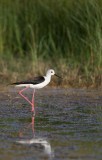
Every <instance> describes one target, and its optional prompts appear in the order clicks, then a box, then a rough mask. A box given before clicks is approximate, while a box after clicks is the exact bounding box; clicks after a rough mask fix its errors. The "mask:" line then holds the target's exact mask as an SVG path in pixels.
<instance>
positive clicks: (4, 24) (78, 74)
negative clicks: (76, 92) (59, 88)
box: [0, 0, 102, 87]
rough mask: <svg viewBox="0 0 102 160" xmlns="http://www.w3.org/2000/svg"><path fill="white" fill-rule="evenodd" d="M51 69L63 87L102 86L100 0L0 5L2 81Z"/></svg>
mask: <svg viewBox="0 0 102 160" xmlns="http://www.w3.org/2000/svg"><path fill="white" fill-rule="evenodd" d="M48 68H53V69H55V70H56V71H57V72H59V74H61V72H62V74H63V75H64V79H63V82H59V84H60V85H64V84H65V85H66V86H87V87H88V86H91V87H93V86H95V87H100V86H102V1H101V0H90V1H89V0H83V1H82V0H77V1H75V0H56V1H55V0H51V1H50V0H43V1H42V0H30V1H28V0H24V1H20V0H13V1H12V0H1V1H0V77H1V78H0V81H3V82H5V81H9V82H10V81H11V78H12V79H13V80H16V79H18V78H21V77H23V76H26V77H30V76H32V74H33V75H34V76H35V74H38V72H39V73H43V72H45V70H47V69H48ZM29 72H30V73H29ZM26 73H27V74H26Z"/></svg>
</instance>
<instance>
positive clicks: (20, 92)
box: [19, 86, 32, 106]
mask: <svg viewBox="0 0 102 160" xmlns="http://www.w3.org/2000/svg"><path fill="white" fill-rule="evenodd" d="M28 88H29V86H27V87H26V88H24V89H22V90H21V91H19V94H20V95H21V96H22V97H23V98H24V99H25V100H26V101H27V102H28V103H30V105H31V106H32V103H31V102H30V100H29V99H28V98H27V97H25V96H24V95H23V94H22V92H23V91H25V90H26V89H28Z"/></svg>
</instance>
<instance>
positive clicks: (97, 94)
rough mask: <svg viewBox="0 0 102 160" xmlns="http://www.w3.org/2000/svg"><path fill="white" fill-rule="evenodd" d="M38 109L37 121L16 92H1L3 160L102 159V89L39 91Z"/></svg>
mask: <svg viewBox="0 0 102 160" xmlns="http://www.w3.org/2000/svg"><path fill="white" fill-rule="evenodd" d="M31 93H32V90H29V91H28V92H26V93H25V94H26V96H28V97H29V98H30V97H31ZM35 108H36V116H35V118H33V117H32V115H31V107H30V105H29V104H28V103H27V102H26V101H25V100H23V99H22V98H21V97H20V96H19V95H18V94H17V90H16V89H12V88H11V89H9V90H8V91H2V90H1V92H0V160H5V159H7V160H18V159H19V160H33V159H34V160H40V159H41V160H82V159H84V160H91V159H92V160H101V159H102V91H101V90H85V89H42V90H38V91H36V94H35Z"/></svg>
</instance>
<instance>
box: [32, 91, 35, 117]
mask: <svg viewBox="0 0 102 160" xmlns="http://www.w3.org/2000/svg"><path fill="white" fill-rule="evenodd" d="M34 93H35V89H34V90H33V96H32V112H34V115H35V110H34Z"/></svg>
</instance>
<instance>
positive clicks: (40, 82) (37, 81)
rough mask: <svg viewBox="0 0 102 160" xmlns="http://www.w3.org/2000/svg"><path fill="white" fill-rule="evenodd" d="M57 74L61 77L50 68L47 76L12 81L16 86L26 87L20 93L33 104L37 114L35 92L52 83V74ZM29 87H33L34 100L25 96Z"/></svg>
mask: <svg viewBox="0 0 102 160" xmlns="http://www.w3.org/2000/svg"><path fill="white" fill-rule="evenodd" d="M52 75H55V76H57V77H59V76H58V75H56V74H55V71H54V70H53V69H49V70H48V71H47V73H46V76H39V77H35V78H34V79H31V80H25V81H20V82H15V83H12V85H15V86H16V87H26V88H23V89H22V90H20V91H19V94H20V95H21V96H22V97H23V98H24V99H25V100H26V101H27V102H28V103H30V105H31V106H32V112H33V114H34V115H35V110H34V93H35V89H40V88H43V87H45V86H46V85H47V84H49V83H50V81H51V76H52ZM59 78H61V77H59ZM28 88H33V89H34V90H33V95H32V101H30V100H29V99H28V98H27V97H25V96H24V95H23V94H22V92H23V91H25V90H26V89H28Z"/></svg>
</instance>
